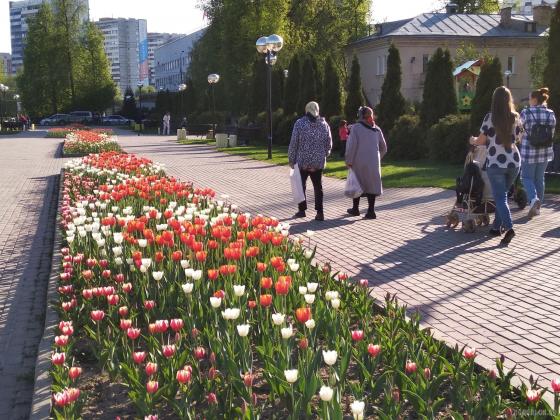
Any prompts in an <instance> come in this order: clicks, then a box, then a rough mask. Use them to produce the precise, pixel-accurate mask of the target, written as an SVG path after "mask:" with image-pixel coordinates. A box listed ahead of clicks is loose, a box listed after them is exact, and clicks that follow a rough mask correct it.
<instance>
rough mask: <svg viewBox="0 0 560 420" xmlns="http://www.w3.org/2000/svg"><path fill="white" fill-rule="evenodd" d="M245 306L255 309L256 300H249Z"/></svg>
mask: <svg viewBox="0 0 560 420" xmlns="http://www.w3.org/2000/svg"><path fill="white" fill-rule="evenodd" d="M247 307H248V308H249V309H255V308H256V307H257V301H256V300H249V301H248V302H247Z"/></svg>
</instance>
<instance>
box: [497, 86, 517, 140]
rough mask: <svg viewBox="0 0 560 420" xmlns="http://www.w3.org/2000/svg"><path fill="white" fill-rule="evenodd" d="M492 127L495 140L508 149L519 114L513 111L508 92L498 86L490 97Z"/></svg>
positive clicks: (506, 89) (513, 106) (513, 107)
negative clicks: (494, 131) (494, 132)
mask: <svg viewBox="0 0 560 420" xmlns="http://www.w3.org/2000/svg"><path fill="white" fill-rule="evenodd" d="M491 113H492V125H493V126H494V128H495V129H496V139H500V142H501V144H502V145H503V146H504V147H506V148H508V147H511V144H512V134H513V125H514V124H515V120H516V119H517V118H518V117H519V114H518V113H517V112H516V111H515V105H514V103H513V97H512V96H511V92H510V90H509V89H508V88H507V87H505V86H500V87H498V88H496V90H495V91H494V95H492V110H491Z"/></svg>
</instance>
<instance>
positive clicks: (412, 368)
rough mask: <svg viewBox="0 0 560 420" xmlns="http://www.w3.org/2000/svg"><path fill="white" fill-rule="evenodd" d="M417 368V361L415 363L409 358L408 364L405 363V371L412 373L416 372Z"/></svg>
mask: <svg viewBox="0 0 560 420" xmlns="http://www.w3.org/2000/svg"><path fill="white" fill-rule="evenodd" d="M416 369H417V367H416V363H414V362H412V361H410V360H407V362H406V364H405V365H404V370H405V372H406V373H407V374H409V375H410V374H412V373H414V372H416Z"/></svg>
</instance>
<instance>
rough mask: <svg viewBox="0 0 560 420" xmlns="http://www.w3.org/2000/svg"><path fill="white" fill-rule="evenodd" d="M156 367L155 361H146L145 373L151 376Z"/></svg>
mask: <svg viewBox="0 0 560 420" xmlns="http://www.w3.org/2000/svg"><path fill="white" fill-rule="evenodd" d="M157 368H158V366H157V363H153V362H148V363H146V368H145V370H146V375H148V376H152V375H153V374H154V373H156V372H157Z"/></svg>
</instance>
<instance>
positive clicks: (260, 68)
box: [247, 57, 267, 121]
mask: <svg viewBox="0 0 560 420" xmlns="http://www.w3.org/2000/svg"><path fill="white" fill-rule="evenodd" d="M266 72H267V68H266V63H265V62H264V60H263V58H262V57H257V58H256V59H255V61H254V62H253V79H252V81H251V82H252V83H251V92H250V93H251V100H250V101H249V104H248V110H247V111H248V115H249V119H250V120H252V121H254V120H255V117H256V116H257V114H258V113H259V112H263V111H264V110H265V109H266V106H267V105H266V98H267V96H266V78H267V75H266Z"/></svg>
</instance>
